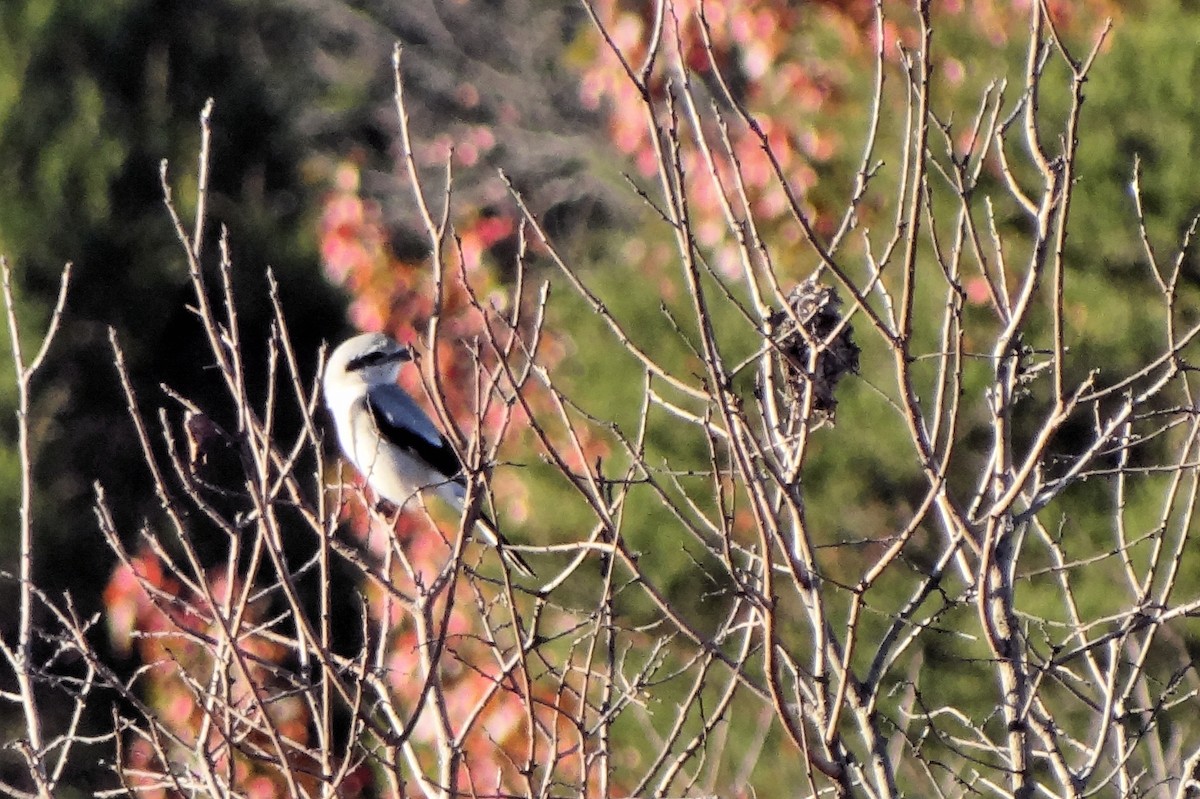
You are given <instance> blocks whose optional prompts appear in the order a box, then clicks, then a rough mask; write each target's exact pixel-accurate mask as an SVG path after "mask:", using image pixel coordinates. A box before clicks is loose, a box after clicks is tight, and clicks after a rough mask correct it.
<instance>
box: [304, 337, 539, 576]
mask: <svg viewBox="0 0 1200 799" xmlns="http://www.w3.org/2000/svg"><path fill="white" fill-rule="evenodd" d="M411 360H412V352H411V351H410V350H409V349H408V347H405V346H403V345H401V344H398V343H397V342H396V341H394V340H392V339H391V338H388V337H387V336H385V335H384V334H382V333H364V334H362V335H360V336H355V337H354V338H352V339H349V340H348V341H344V342H342V343H341V344H340V345H339V346H338V347H337V349H335V350H334V351H333V354H331V355H330V356H329V363H328V364H327V365H326V366H325V379H324V388H325V403H326V405H328V406H329V410H330V413H332V414H333V419H334V423H335V425H336V426H337V435H338V441H339V442H340V443H341V445H342V452H343V453H345V455H346V457H347V458H348V459H349V460H350V462H351V463H352V464H354V468H356V469H358V471H359V473H360V474H362V476H363V477H364V478H366V481H367V483H368V484H369V485H370V486H371V488H373V489H374V490H375V493H376V494H378V495H379V496H380V497H382V498H383V499H386V500H387V501H388V502H391V503H392V504H393V505H396V506H397V507H404V506H405V505H406V504H407V503H408V502H409V501H410V500H411V499H413V498H414V497H415V496H416V495H417V494H419V493H422V492H424V491H429V492H432V493H434V494H436V495H437V496H439V497H441V498H442V500H444V501H445V502H446V503H447V504H448V505H450V506H451V507H452V508H454V509H455V510H456V511H458V512H459V513H461V512H462V509H463V502H464V500H465V499H466V495H467V483H466V478H465V476H464V475H463V473H462V464H461V463H460V462H459V460H458V455H457V454H455V452H454V448H453V447H451V446H450V442H448V441H447V440H446V439H445V438H444V437H443V436H442V434H441V432H440V431H439V430H438V429H437V426H436V425H434V423H433V420H431V419H430V418H429V417H428V416H427V415H426V414H425V412H424V411H423V410H421V407H420V406H419V405H417V403H416V402H415V401H414V400H413V398H412V397H410V396H409V395H408V394H407V393H406V392H405V391H404V389H402V388H400V386H398V385H396V378H397V377H398V376H399V374H400V367H401V366H403V365H404V364H405V363H406V362H408V361H411ZM476 526H477V527H478V528H479V533H480V535H481V536H482V537H483V539H484V540H485V541H487V543H489V544H491V545H492V546H494V547H496V548H497V549H499V551H500V554H501V555H502V556H503V557H504V559H505V560H507V561H508V562H509V564H511V565H512V566H513V567H514V568H515V569H517V570H518V571H520V572H522V573H524V574H526V575H529V576H530V577H532V576H534V572H533V569H531V568H530V567H529V564H528V563H526V562H525V559H524V558H522V557H521V556H520V554H519V553H517V552H514V551H513V550H511V549H509V548H508V547H507V546H506V545H507V544H508V541H507V540H505V538H504V536H502V535H501V534H500V532H499V531H498V530H497V529H496V526H495V524H494V523H492V521H491V519H489V518H488V517H487V516H486V515H484V514H480V517H479V521H478V523H477V524H476Z"/></svg>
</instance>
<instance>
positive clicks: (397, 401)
mask: <svg viewBox="0 0 1200 799" xmlns="http://www.w3.org/2000/svg"><path fill="white" fill-rule="evenodd" d="M367 410H369V411H370V412H371V418H372V419H373V420H374V422H375V426H376V427H377V428H378V429H379V434H380V435H381V436H383V438H384V439H386V440H387V441H390V442H391V443H392V444H395V445H396V446H397V447H400V448H401V449H405V450H408V451H409V452H411V453H413V455H415V456H417V457H418V458H420V459H421V460H423V461H425V462H426V463H428V464H429V465H430V466H432V467H433V468H434V469H437V470H438V471H439V472H441V473H442V474H444V475H445V476H446V478H447V479H450V480H454V481H455V482H459V483H461V482H463V478H462V474H461V472H462V464H461V463H460V462H459V460H458V455H456V454H455V452H454V448H453V447H451V446H450V442H449V441H447V440H446V439H445V438H443V437H442V434H441V433H439V432H438V430H437V428H436V427H434V425H433V422H432V421H431V420H430V419H429V417H428V416H426V415H425V412H424V411H423V410H421V408H420V406H418V405H417V403H415V402H413V399H412V397H410V396H408V394H406V393H404V390H403V389H401V388H400V387H399V386H376V387H374V388H372V389H371V390H370V391H368V392H367Z"/></svg>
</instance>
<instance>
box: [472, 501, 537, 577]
mask: <svg viewBox="0 0 1200 799" xmlns="http://www.w3.org/2000/svg"><path fill="white" fill-rule="evenodd" d="M475 526H476V527H477V528H479V535H480V536H481V537H482V538H483V540H485V541H487V542H488V543H489V544H491V545H492V546H494V547H495V548H496V551H497V552H499V553H500V557H502V558H504V560H505V562H507V563H508V565H509V566H512V567H513V568H514V569H516V570H517V571H519V572H520V573H521V574H524V575H525V576H526V577H537V572H535V571H534V570H533V567H532V566H530V565H529V564H528V563H527V562H526V561H525V558H523V557H521V553H519V552H517V551H515V550H513V549H510V548H509V547H510V544H509V542H508V539H507V538H505V537H504V533H502V532H500V531H499V530H497V529H496V523H495V522H493V521H492V520H491V519H489V518H488V516H487V514H486V513H480V514H479V519H478V520H477V521H476V522H475Z"/></svg>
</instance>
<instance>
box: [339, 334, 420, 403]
mask: <svg viewBox="0 0 1200 799" xmlns="http://www.w3.org/2000/svg"><path fill="white" fill-rule="evenodd" d="M411 360H412V350H410V349H409V348H408V347H405V346H404V345H402V344H400V343H398V342H397V341H395V340H394V339H391V338H389V337H388V336H385V335H384V334H383V333H363V334H362V335H361V336H355V337H354V338H352V339H349V340H347V341H343V342H342V343H341V344H339V345H338V346H337V348H336V349H334V351H333V353H332V354H331V355H330V356H329V363H328V364H326V366H325V381H324V382H325V394H326V396H327V397H328V396H329V395H331V394H336V393H338V392H340V391H347V390H354V391H359V390H361V389H362V388H363V387H366V386H377V385H382V384H386V383H393V384H394V383H395V382H396V377H397V375H398V374H399V373H400V367H401V366H403V365H404V364H405V363H406V362H408V361H411Z"/></svg>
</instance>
